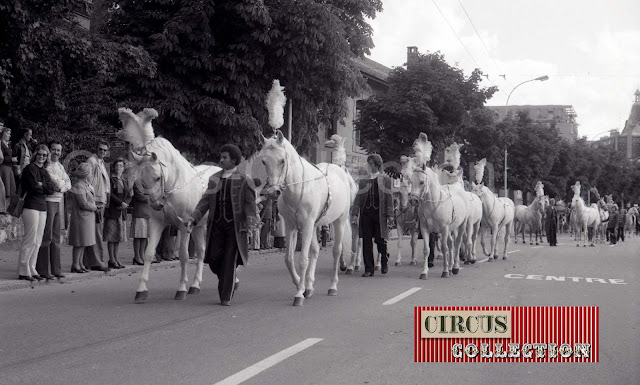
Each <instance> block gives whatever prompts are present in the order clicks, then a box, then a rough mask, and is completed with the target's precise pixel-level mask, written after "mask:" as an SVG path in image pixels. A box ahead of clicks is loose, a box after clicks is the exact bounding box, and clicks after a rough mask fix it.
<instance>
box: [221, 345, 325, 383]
mask: <svg viewBox="0 0 640 385" xmlns="http://www.w3.org/2000/svg"><path fill="white" fill-rule="evenodd" d="M322 340H323V338H307V339H306V340H304V341H302V342H300V343H297V344H295V345H293V346H291V347H289V348H286V349H285V350H283V351H281V352H278V353H276V354H274V355H272V356H271V357H267V358H265V359H264V360H262V361H260V362H258V363H256V364H253V365H251V366H249V367H248V368H246V369H244V370H241V371H239V372H238V373H236V374H234V375H231V376H229V377H227V378H225V379H224V380H222V381H219V382H216V383H215V384H214V385H236V384H240V383H242V382H245V381H246V380H248V379H250V378H251V377H253V376H255V375H257V374H258V373H260V372H263V371H265V370H267V369H269V368H270V367H272V366H274V365H276V364H278V363H280V362H282V361H284V360H286V359H287V358H289V357H291V356H293V355H295V354H298V353H300V352H301V351H303V350H305V349H307V348H310V347H311V346H313V345H315V344H317V343H318V342H320V341H322Z"/></svg>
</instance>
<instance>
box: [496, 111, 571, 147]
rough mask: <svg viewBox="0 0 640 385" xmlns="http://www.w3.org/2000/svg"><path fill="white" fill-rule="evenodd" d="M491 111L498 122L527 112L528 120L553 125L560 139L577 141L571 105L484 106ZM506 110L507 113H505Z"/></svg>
mask: <svg viewBox="0 0 640 385" xmlns="http://www.w3.org/2000/svg"><path fill="white" fill-rule="evenodd" d="M486 108H487V109H489V110H491V111H493V113H494V114H495V115H496V118H497V119H498V120H503V119H504V118H505V117H506V114H507V113H508V114H509V118H515V117H516V116H517V114H518V112H520V111H524V112H527V114H528V115H529V118H531V120H533V121H534V122H535V123H539V124H544V125H546V126H547V127H551V126H552V125H553V124H554V123H555V126H556V128H557V129H558V133H559V134H560V137H562V138H563V139H566V140H568V141H569V142H572V143H573V142H574V141H575V140H577V139H578V123H577V122H576V116H577V115H576V112H575V110H574V109H573V106H571V105H541V106H535V105H525V106H509V107H508V108H505V106H486ZM506 110H508V111H506Z"/></svg>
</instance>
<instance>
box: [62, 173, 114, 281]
mask: <svg viewBox="0 0 640 385" xmlns="http://www.w3.org/2000/svg"><path fill="white" fill-rule="evenodd" d="M92 172H93V166H92V165H90V164H89V163H82V164H80V165H79V166H78V168H77V169H76V173H75V180H74V183H73V187H72V188H71V192H72V194H71V199H69V208H70V211H71V216H70V220H69V245H71V246H73V250H72V256H73V262H72V264H71V272H72V273H86V272H88V271H89V269H87V268H86V267H85V265H84V263H83V258H82V256H83V254H84V251H85V249H92V248H94V247H95V244H96V231H95V225H96V212H97V211H98V206H97V205H96V203H95V193H94V191H93V186H92V185H91V183H89V176H90V175H91V173H92ZM96 263H97V265H96V266H97V267H100V268H102V270H103V271H106V270H107V267H106V266H104V265H103V264H102V261H100V260H97V261H96Z"/></svg>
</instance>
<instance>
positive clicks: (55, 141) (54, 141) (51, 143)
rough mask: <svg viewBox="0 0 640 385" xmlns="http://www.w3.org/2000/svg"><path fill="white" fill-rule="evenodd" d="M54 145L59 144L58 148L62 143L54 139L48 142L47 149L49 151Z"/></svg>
mask: <svg viewBox="0 0 640 385" xmlns="http://www.w3.org/2000/svg"><path fill="white" fill-rule="evenodd" d="M54 144H59V145H60V147H62V143H60V141H59V140H56V139H54V140H52V141H50V142H49V149H51V146H53V145H54Z"/></svg>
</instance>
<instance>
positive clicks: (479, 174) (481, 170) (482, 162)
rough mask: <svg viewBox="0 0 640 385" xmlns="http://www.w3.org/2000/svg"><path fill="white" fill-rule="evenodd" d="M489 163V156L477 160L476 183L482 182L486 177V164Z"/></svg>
mask: <svg viewBox="0 0 640 385" xmlns="http://www.w3.org/2000/svg"><path fill="white" fill-rule="evenodd" d="M486 165H487V158H483V159H482V160H480V161H478V162H476V164H474V165H473V170H474V171H475V172H476V183H477V184H480V183H482V178H484V166H486Z"/></svg>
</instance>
